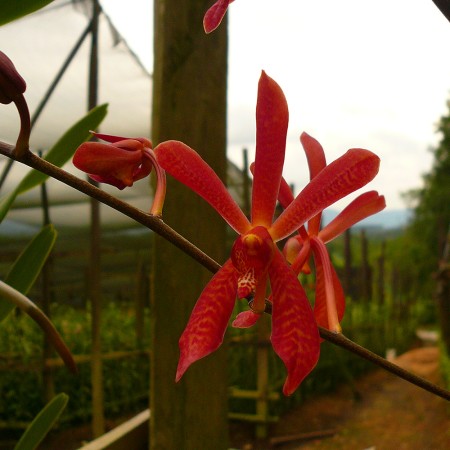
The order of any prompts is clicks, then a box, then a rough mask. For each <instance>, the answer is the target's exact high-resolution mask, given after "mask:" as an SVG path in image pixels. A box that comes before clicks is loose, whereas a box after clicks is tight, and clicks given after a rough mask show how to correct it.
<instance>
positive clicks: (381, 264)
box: [378, 241, 386, 305]
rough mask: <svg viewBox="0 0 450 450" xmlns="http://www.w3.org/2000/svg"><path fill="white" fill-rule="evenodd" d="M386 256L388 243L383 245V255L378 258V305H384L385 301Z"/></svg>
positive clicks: (384, 242)
mask: <svg viewBox="0 0 450 450" xmlns="http://www.w3.org/2000/svg"><path fill="white" fill-rule="evenodd" d="M385 254H386V241H383V242H382V243H381V253H380V256H379V257H378V303H379V305H384V301H385V288H384V287H385V284H384V283H385V273H384V272H385Z"/></svg>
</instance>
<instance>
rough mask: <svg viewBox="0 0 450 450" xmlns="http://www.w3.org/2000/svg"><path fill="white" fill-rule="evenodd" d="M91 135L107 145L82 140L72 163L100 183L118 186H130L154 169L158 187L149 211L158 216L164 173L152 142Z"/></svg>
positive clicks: (164, 187) (164, 182)
mask: <svg viewBox="0 0 450 450" xmlns="http://www.w3.org/2000/svg"><path fill="white" fill-rule="evenodd" d="M94 135H95V136H96V137H97V138H99V139H101V140H103V141H106V142H109V144H104V143H101V142H85V143H83V144H81V145H80V146H79V147H78V148H77V150H76V152H75V155H74V157H73V160H72V161H73V164H74V166H75V167H77V168H78V169H80V170H82V171H83V172H86V173H87V174H88V175H89V177H90V178H92V179H93V180H95V181H98V182H99V183H107V184H111V185H113V186H115V187H117V188H118V189H121V190H122V189H124V188H125V187H130V186H132V185H133V183H134V182H135V181H137V180H140V179H142V178H144V177H146V176H147V175H149V174H150V172H151V171H152V168H153V167H154V168H155V172H156V176H157V187H156V192H155V196H154V199H153V205H152V209H151V214H153V215H157V216H160V215H161V213H162V207H163V203H164V198H165V191H166V178H165V173H164V171H163V170H162V169H161V167H160V165H159V164H158V162H157V160H156V157H155V154H154V153H153V150H152V143H151V142H150V141H149V140H148V139H145V138H125V137H120V136H111V135H108V134H100V133H94Z"/></svg>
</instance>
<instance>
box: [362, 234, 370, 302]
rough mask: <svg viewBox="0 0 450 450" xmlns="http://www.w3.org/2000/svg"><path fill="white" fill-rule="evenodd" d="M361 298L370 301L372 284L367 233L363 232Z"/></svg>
mask: <svg viewBox="0 0 450 450" xmlns="http://www.w3.org/2000/svg"><path fill="white" fill-rule="evenodd" d="M361 283H362V285H361V297H362V298H363V300H366V301H367V300H370V297H371V282H370V267H369V249H368V243H367V237H366V232H365V231H364V230H361Z"/></svg>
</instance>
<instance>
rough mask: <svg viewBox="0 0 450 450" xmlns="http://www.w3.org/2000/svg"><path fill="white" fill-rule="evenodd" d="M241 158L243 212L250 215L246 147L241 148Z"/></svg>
mask: <svg viewBox="0 0 450 450" xmlns="http://www.w3.org/2000/svg"><path fill="white" fill-rule="evenodd" d="M242 159H243V163H244V167H243V169H242V194H243V197H244V198H243V199H242V200H243V202H242V205H243V207H244V213H245V215H246V216H247V217H250V184H251V183H250V177H249V176H248V168H249V165H248V150H247V149H246V148H244V149H242Z"/></svg>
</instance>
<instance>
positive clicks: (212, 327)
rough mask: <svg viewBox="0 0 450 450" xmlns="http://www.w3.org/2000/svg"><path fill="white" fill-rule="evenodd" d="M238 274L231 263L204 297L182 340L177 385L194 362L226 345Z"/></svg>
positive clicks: (198, 303)
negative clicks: (225, 335)
mask: <svg viewBox="0 0 450 450" xmlns="http://www.w3.org/2000/svg"><path fill="white" fill-rule="evenodd" d="M236 286H237V273H236V270H235V268H234V267H233V264H232V262H231V260H228V261H227V262H226V263H225V264H224V265H223V266H222V267H221V269H219V271H218V272H217V273H216V274H215V275H214V276H213V278H212V279H211V280H210V282H209V283H208V284H207V285H206V287H205V289H204V290H203V292H202V293H201V295H200V297H199V299H198V300H197V303H196V304H195V307H194V309H193V311H192V313H191V317H190V319H189V322H188V324H187V326H186V328H185V330H184V331H183V334H182V335H181V337H180V340H179V347H180V359H179V361H178V367H177V372H176V376H175V381H177V382H178V381H179V380H180V379H181V377H182V376H183V374H184V373H185V372H186V370H187V369H188V368H189V366H190V365H191V364H192V363H194V362H195V361H197V360H199V359H201V358H204V357H205V356H207V355H209V354H210V353H212V352H214V351H215V350H216V349H217V348H218V347H219V346H220V345H221V344H222V341H223V337H224V334H225V331H226V328H227V325H228V321H229V319H230V317H231V313H232V312H233V307H234V303H235V300H236Z"/></svg>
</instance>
